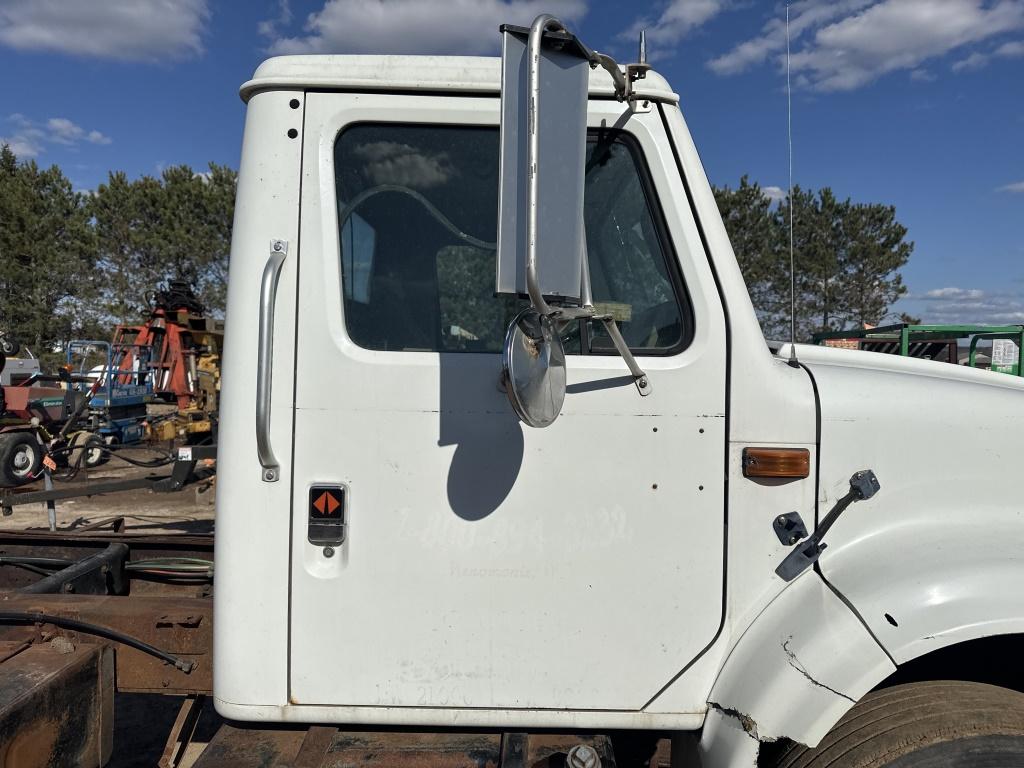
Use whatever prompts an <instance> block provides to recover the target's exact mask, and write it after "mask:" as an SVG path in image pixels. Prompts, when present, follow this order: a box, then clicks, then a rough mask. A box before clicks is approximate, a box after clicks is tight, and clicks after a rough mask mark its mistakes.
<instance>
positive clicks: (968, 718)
mask: <svg viewBox="0 0 1024 768" xmlns="http://www.w3.org/2000/svg"><path fill="white" fill-rule="evenodd" d="M771 765H772V766H773V768H825V767H826V766H828V768H1016V767H1017V766H1024V694H1021V693H1018V692H1017V691H1011V690H1009V689H1006V688H998V687H996V686H994V685H984V684H982V683H967V682H959V681H934V682H926V683H909V684H907V685H897V686H893V687H892V688H885V689H882V690H879V691H873V692H871V693H869V694H868V695H867V696H865V697H864V698H863V699H861V700H860V701H859V702H857V704H856V706H854V707H853V708H852V709H851V710H850V711H849V712H847V713H846V715H845V716H844V717H843V719H842V720H840V721H839V722H838V723H837V724H836V725H835V727H834V728H832V730H831V731H829V732H828V734H827V735H826V736H825V738H824V739H822V741H821V743H820V744H819V745H818V746H817V747H815V748H814V749H809V748H807V747H804V746H802V745H798V744H793V745H791V746H790V747H789V748H788V749H786V750H785V751H784V752H783V753H782V754H781V755H779V756H778V757H777V758H776V760H774V761H773V762H772V763H771Z"/></svg>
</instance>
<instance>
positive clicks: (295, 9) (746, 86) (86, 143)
mask: <svg viewBox="0 0 1024 768" xmlns="http://www.w3.org/2000/svg"><path fill="white" fill-rule="evenodd" d="M540 11H551V12H554V13H556V14H558V15H560V16H561V17H562V18H563V20H566V21H568V22H569V23H570V25H571V26H572V27H573V28H574V29H575V30H576V31H578V32H579V34H580V35H581V37H582V38H583V39H584V41H586V42H587V43H588V44H589V45H590V46H591V47H594V48H597V49H599V50H603V51H607V52H609V53H611V54H612V55H614V56H616V57H617V58H618V59H619V60H620V61H622V60H625V59H629V58H631V57H632V55H633V53H634V50H635V38H636V33H637V31H638V30H639V29H640V28H646V29H648V36H649V41H650V51H651V57H652V59H653V60H654V64H655V66H656V68H657V69H658V70H659V71H661V72H662V73H663V74H664V75H665V76H666V77H667V78H668V79H669V81H670V82H671V83H672V84H673V86H674V88H675V89H676V91H678V92H679V93H680V95H681V97H682V107H683V111H684V114H685V116H686V118H687V121H688V123H689V125H690V129H691V131H692V132H693V134H694V138H695V140H696V142H697V147H698V149H699V150H700V152H701V156H702V158H703V160H704V165H705V168H706V169H707V171H708V174H709V176H710V177H711V180H712V182H714V183H716V184H720V185H721V184H729V185H735V184H736V183H737V182H738V180H739V178H740V176H741V175H743V174H749V176H750V177H751V178H752V179H753V180H755V181H758V182H759V183H761V184H762V185H763V186H766V187H780V188H781V187H785V185H786V183H787V158H786V112H785V92H784V84H785V75H784V68H783V64H782V55H783V53H784V44H785V43H784V36H783V26H782V22H783V20H784V18H785V11H786V6H785V4H784V3H773V2H754V0H661V1H660V2H658V1H656V2H647V3H642V2H637V3H622V2H610V0H546V1H543V2H540V1H538V0H290V1H289V0H248V1H245V2H243V1H242V0H233V1H232V2H226V1H221V2H213V0H92V1H91V2H85V1H84V0H0V71H2V72H4V77H3V80H2V83H3V85H2V89H0V94H2V99H3V103H2V106H0V138H2V140H3V141H6V142H9V143H10V144H11V145H12V147H13V148H14V149H15V151H16V152H17V153H18V155H19V156H20V157H23V158H28V157H34V158H35V159H36V160H37V161H38V162H40V163H42V164H45V165H48V164H50V163H57V164H59V165H60V166H61V167H62V168H64V170H65V172H66V173H67V174H68V175H69V176H70V178H71V179H72V180H73V182H74V183H75V185H76V186H77V187H79V188H81V189H83V190H84V189H91V188H94V187H95V186H96V185H97V184H99V183H101V182H102V181H103V180H105V178H106V174H107V172H108V171H109V170H112V169H117V170H124V171H126V172H127V173H128V174H129V175H130V176H139V175H143V174H157V173H159V171H160V170H161V169H162V168H163V167H165V166H166V165H170V164H177V163H188V164H190V165H192V166H193V167H195V168H196V169H202V168H204V167H205V166H206V164H207V163H208V162H209V161H213V162H217V163H224V164H228V165H231V166H234V167H237V164H238V158H239V151H240V142H241V133H242V122H243V117H244V108H243V105H242V104H241V102H240V101H239V99H238V97H237V88H238V85H239V84H240V83H241V82H242V81H244V80H246V79H248V77H249V76H250V75H251V73H252V71H253V70H254V69H255V67H256V66H257V65H258V64H259V62H260V61H261V60H263V59H264V58H267V57H268V56H270V55H272V54H274V53H293V52H337V53H364V52H381V53H388V52H390V53H467V54H491V53H496V52H497V45H498V34H497V31H496V30H497V25H498V24H499V23H500V22H502V21H509V22H514V23H521V24H527V23H529V21H530V19H532V18H533V16H535V15H536V14H537V13H538V12H540ZM790 14H791V31H792V38H793V41H792V49H793V59H792V64H793V82H794V94H793V120H794V142H795V171H794V172H795V179H796V182H797V183H799V184H801V185H803V186H808V187H813V188H818V187H822V186H826V185H827V186H830V187H832V189H833V190H834V191H835V192H836V194H837V195H839V196H840V197H847V196H848V197H851V198H853V199H854V200H856V201H862V202H882V203H887V204H892V205H895V206H896V211H897V217H898V218H899V220H900V221H901V222H902V223H903V224H904V225H906V226H907V227H908V228H909V230H910V233H909V238H910V239H911V240H913V241H914V242H915V244H916V247H915V250H914V254H913V256H912V257H911V260H910V262H909V264H908V265H907V267H906V268H905V269H904V271H903V274H904V277H905V280H906V282H907V285H908V286H909V288H910V296H909V297H908V298H906V299H904V300H902V301H901V302H900V304H899V306H898V309H902V310H906V311H909V312H912V313H913V314H916V315H918V316H921V317H922V318H923V319H924V320H925V321H926V322H991V323H995V322H1024V234H1022V230H1024V215H1022V214H1024V0H832V1H831V2H827V1H825V0H798V1H796V2H792V3H791V6H790Z"/></svg>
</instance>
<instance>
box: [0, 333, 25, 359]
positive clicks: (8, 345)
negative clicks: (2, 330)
mask: <svg viewBox="0 0 1024 768" xmlns="http://www.w3.org/2000/svg"><path fill="white" fill-rule="evenodd" d="M0 351H2V352H3V353H4V354H5V355H7V357H14V356H15V355H16V354H18V353H19V352H20V351H21V344H19V343H18V342H16V341H14V340H13V339H8V338H7V337H6V336H4V337H3V339H2V340H0Z"/></svg>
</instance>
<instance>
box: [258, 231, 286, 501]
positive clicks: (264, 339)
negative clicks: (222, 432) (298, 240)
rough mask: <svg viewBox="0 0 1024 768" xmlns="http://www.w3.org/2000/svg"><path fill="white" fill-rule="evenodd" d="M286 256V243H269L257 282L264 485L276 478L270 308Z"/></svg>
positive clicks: (259, 398)
mask: <svg viewBox="0 0 1024 768" xmlns="http://www.w3.org/2000/svg"><path fill="white" fill-rule="evenodd" d="M287 255H288V241H287V240H271V241H270V258H269V259H267V265H266V266H265V267H263V279H262V281H261V282H260V326H259V329H260V330H259V346H258V347H257V349H256V453H257V454H258V455H259V458H260V466H262V467H263V473H262V476H263V482H265V483H273V482H276V481H277V479H278V476H279V475H280V465H279V464H278V462H277V457H276V456H274V449H273V447H272V446H271V445H270V391H271V384H272V383H273V376H274V307H275V305H276V304H277V283H278V281H279V280H280V278H281V267H282V266H284V257H285V256H287Z"/></svg>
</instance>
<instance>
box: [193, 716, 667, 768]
mask: <svg viewBox="0 0 1024 768" xmlns="http://www.w3.org/2000/svg"><path fill="white" fill-rule="evenodd" d="M613 741H615V744H614V745H613ZM577 745H587V746H589V747H591V748H592V749H593V751H594V752H595V753H596V754H597V755H598V756H599V757H600V760H601V765H602V768H615V766H616V760H617V759H618V760H619V761H620V764H621V765H622V766H623V768H625V766H633V765H645V766H650V768H669V765H670V763H671V744H670V741H669V739H668V738H666V737H664V735H663V734H657V733H655V734H648V733H643V732H639V733H632V732H631V733H628V734H627V733H620V734H615V735H607V734H587V733H570V734H558V733H519V732H513V733H502V732H500V731H480V730H468V731H467V730H463V731H448V732H430V731H406V732H402V731H373V730H345V731H342V730H338V729H337V728H334V727H327V726H312V727H308V728H304V727H296V726H280V727H276V728H267V727H265V726H264V727H262V728H261V727H259V726H246V725H243V724H240V723H227V724H224V725H223V726H221V728H220V730H218V731H217V733H216V735H215V736H214V737H213V739H212V741H211V742H210V744H209V746H208V747H207V748H206V750H205V751H204V752H203V753H202V755H200V757H199V759H198V760H197V762H196V763H195V768H228V766H231V767H232V768H255V766H264V765H274V766H281V767H282V768H284V767H285V766H287V768H347V767H348V766H353V765H359V766H365V767H366V768H555V767H556V766H564V765H566V760H565V757H566V755H567V753H568V752H569V750H571V749H572V748H573V747H575V746H577Z"/></svg>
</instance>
